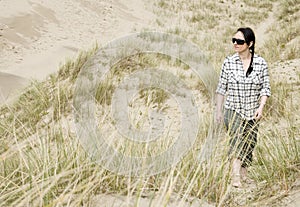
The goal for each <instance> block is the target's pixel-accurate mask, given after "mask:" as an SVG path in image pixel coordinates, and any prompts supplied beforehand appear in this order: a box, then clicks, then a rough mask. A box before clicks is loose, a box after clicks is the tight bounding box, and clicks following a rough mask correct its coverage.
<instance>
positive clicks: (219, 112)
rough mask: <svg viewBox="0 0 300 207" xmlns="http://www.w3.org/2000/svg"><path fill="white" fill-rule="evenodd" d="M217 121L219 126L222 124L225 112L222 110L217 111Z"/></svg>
mask: <svg viewBox="0 0 300 207" xmlns="http://www.w3.org/2000/svg"><path fill="white" fill-rule="evenodd" d="M215 120H216V122H217V123H218V124H220V123H222V121H223V112H222V110H218V109H217V110H216V115H215Z"/></svg>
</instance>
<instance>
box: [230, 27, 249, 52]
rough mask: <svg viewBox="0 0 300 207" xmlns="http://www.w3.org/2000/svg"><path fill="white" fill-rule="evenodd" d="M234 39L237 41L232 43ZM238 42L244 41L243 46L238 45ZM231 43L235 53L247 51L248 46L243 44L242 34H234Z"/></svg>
mask: <svg viewBox="0 0 300 207" xmlns="http://www.w3.org/2000/svg"><path fill="white" fill-rule="evenodd" d="M234 38H235V39H237V41H234ZM239 40H244V44H238V41H239ZM233 41H234V42H233V48H234V50H235V52H238V53H241V52H244V51H246V50H248V49H249V46H248V45H247V43H246V42H245V37H244V35H243V33H242V32H240V31H238V32H237V33H235V35H234V36H233Z"/></svg>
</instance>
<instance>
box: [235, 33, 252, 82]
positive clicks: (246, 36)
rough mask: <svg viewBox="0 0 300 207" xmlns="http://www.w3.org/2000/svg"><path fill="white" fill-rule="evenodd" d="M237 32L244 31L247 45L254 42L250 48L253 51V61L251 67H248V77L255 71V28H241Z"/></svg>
mask: <svg viewBox="0 0 300 207" xmlns="http://www.w3.org/2000/svg"><path fill="white" fill-rule="evenodd" d="M237 32H242V33H243V35H244V37H245V41H246V43H247V45H250V42H252V45H251V47H250V48H249V49H250V52H251V61H250V65H249V68H248V69H247V72H246V77H248V76H249V75H250V74H251V72H252V71H253V57H254V48H255V35H254V32H253V30H252V29H251V28H249V27H246V28H239V29H238V30H237Z"/></svg>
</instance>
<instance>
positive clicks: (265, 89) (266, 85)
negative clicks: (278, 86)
mask: <svg viewBox="0 0 300 207" xmlns="http://www.w3.org/2000/svg"><path fill="white" fill-rule="evenodd" d="M261 81H262V82H261V84H262V88H261V91H260V96H268V97H269V96H271V86H270V78H269V72H268V66H267V63H266V62H265V63H264V64H263V71H262V79H261Z"/></svg>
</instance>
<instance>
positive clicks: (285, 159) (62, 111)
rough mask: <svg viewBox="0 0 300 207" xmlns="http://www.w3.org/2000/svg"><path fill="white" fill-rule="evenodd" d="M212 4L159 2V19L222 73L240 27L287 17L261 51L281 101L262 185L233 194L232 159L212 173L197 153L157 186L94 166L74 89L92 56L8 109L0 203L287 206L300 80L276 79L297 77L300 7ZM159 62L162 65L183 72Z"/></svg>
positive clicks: (258, 171)
mask: <svg viewBox="0 0 300 207" xmlns="http://www.w3.org/2000/svg"><path fill="white" fill-rule="evenodd" d="M208 2H209V1H171V0H158V1H156V3H155V4H156V6H155V7H154V10H155V12H156V13H157V14H159V15H158V17H157V20H156V24H157V27H158V28H160V29H161V30H163V31H167V32H172V33H175V34H178V35H181V36H183V37H185V38H187V39H189V40H191V41H193V42H195V43H196V44H198V45H199V47H200V48H201V49H203V51H204V52H206V54H207V56H208V58H209V59H210V60H211V62H212V63H213V65H214V68H216V70H217V71H219V68H220V65H221V63H222V61H223V58H224V55H225V54H228V53H230V52H231V48H230V47H231V45H230V43H229V41H228V39H229V38H230V37H231V35H232V33H233V32H234V31H235V29H236V28H237V27H239V26H241V25H250V26H251V27H253V28H256V27H258V25H259V23H261V21H263V19H264V18H266V17H267V16H268V14H269V12H271V11H273V10H272V9H274V8H273V5H274V4H275V3H277V7H278V9H279V11H277V9H276V15H275V16H276V18H277V19H276V20H275V21H274V24H272V26H271V27H270V28H269V30H268V34H267V35H268V39H267V41H266V43H265V45H264V47H260V49H259V51H257V52H258V53H259V54H261V55H263V57H265V59H266V60H267V61H268V62H269V67H270V73H271V78H272V92H273V94H274V95H273V97H272V99H270V101H269V103H268V108H267V110H266V115H267V116H266V119H265V121H264V122H263V123H262V127H261V131H260V141H259V143H258V146H257V150H256V157H255V162H254V166H253V168H252V169H251V177H252V178H253V179H254V180H255V182H256V184H257V185H255V186H254V187H253V186H252V187H253V188H252V187H251V186H249V188H248V189H245V190H242V191H238V192H232V191H231V190H230V189H229V188H228V185H227V182H228V169H227V168H228V167H227V165H226V162H222V160H223V159H224V160H226V153H223V154H222V153H221V155H218V156H217V157H216V159H217V160H218V162H215V163H213V164H211V165H210V166H209V167H207V168H205V169H203V168H199V166H195V165H194V163H195V161H196V160H197V153H198V151H197V150H196V149H194V150H192V151H191V152H190V153H189V154H188V155H187V157H186V158H185V159H184V161H183V162H182V163H180V164H179V165H178V166H177V167H176V168H175V169H173V170H170V171H168V172H166V173H162V174H159V175H156V176H153V177H150V178H148V177H147V178H128V177H124V176H117V175H115V174H113V173H111V172H109V171H106V170H104V169H102V168H101V167H99V166H98V165H96V164H93V163H91V162H90V160H89V158H88V156H87V155H86V153H85V152H84V150H83V149H82V148H81V146H80V144H79V143H78V141H77V139H76V134H75V131H74V124H73V121H72V114H71V111H72V97H73V85H74V82H75V80H76V77H77V75H78V72H79V71H80V69H81V67H82V65H83V64H84V63H85V62H86V60H87V58H88V57H90V56H91V55H92V54H93V53H94V51H95V50H96V49H93V50H91V51H90V52H87V53H86V52H83V53H82V54H81V55H80V56H79V57H78V59H77V60H75V61H69V62H67V63H66V64H65V65H64V66H62V67H61V69H60V72H59V73H58V74H54V75H51V76H50V77H49V78H48V79H47V80H45V81H44V82H32V84H31V86H29V87H28V88H27V89H26V90H25V91H24V93H23V94H22V95H21V96H20V97H19V99H18V100H16V101H15V102H14V103H12V104H11V105H9V106H5V107H2V109H1V122H0V141H1V147H0V192H1V193H0V203H1V204H3V205H12V206H16V205H20V206H24V205H32V204H34V205H49V206H52V205H60V204H63V205H71V206H75V205H81V204H84V205H87V204H88V203H89V201H90V198H92V197H93V196H94V195H97V194H101V193H118V194H124V195H127V196H128V197H131V198H132V200H134V201H136V202H138V198H139V197H140V196H141V195H145V196H149V197H151V196H154V195H155V196H156V197H158V198H160V200H159V202H160V203H167V202H169V201H170V200H171V201H174V200H178V202H180V201H184V200H185V199H190V198H193V197H197V198H205V199H206V200H208V201H209V202H212V203H215V204H220V205H228V206H235V205H245V206H248V205H250V204H253V203H254V204H257V205H258V204H261V205H265V206H268V205H270V204H276V203H277V204H278V199H279V198H281V197H284V196H285V195H286V194H287V193H288V192H289V190H290V189H291V186H292V183H293V182H294V181H295V179H296V178H298V177H299V170H300V166H299V163H300V160H299V158H300V155H299V153H300V146H299V135H300V133H299V129H298V127H297V126H299V115H298V114H299V107H298V104H297V103H298V102H296V101H295V100H294V99H295V97H299V78H300V74H299V69H298V71H297V70H294V71H295V76H296V77H297V76H298V77H297V78H295V79H294V81H290V80H287V81H285V79H284V78H280V79H278V77H280V76H279V75H278V74H276V73H275V72H276V71H278V70H279V69H281V67H282V66H283V65H284V66H285V67H286V68H288V69H291V70H292V71H293V67H294V66H290V67H289V65H293V64H292V61H290V62H289V61H287V60H293V59H297V58H300V57H299V54H300V53H299V52H300V51H299V47H297V45H299V41H300V39H299V38H300V35H299V34H300V31H299V28H300V25H299V24H300V22H299V16H300V15H299V3H297V1H296V0H288V1H286V0H279V1H256V4H253V3H252V2H253V1H248V0H244V1H238V2H236V1H225V0H222V1H214V2H209V3H208ZM249 8H251V9H249ZM258 8H259V10H257V9H258ZM224 23H225V24H224ZM169 25H170V26H169ZM224 25H227V26H226V27H224ZM278 31H280V32H278ZM258 38H259V37H258ZM208 51H209V52H208ZM156 58H157V57H151V56H150V57H147V56H146V57H145V56H142V57H134V58H132V59H128V60H124V61H123V62H121V63H120V64H119V65H118V66H116V67H119V68H121V69H122V68H127V66H131V67H135V66H136V65H139V67H141V68H145V67H148V66H156V63H155V62H156V61H155V60H156ZM159 58H160V60H161V62H162V64H165V65H171V66H172V67H179V68H180V67H182V66H181V65H180V64H179V65H178V64H175V63H172V62H169V61H168V60H166V59H165V58H163V57H159ZM282 61H283V62H282ZM293 61H294V60H293ZM295 61H296V60H295ZM298 63H299V62H298ZM294 65H296V66H295V68H297V64H294ZM298 68H299V67H298ZM124 71H125V72H126V70H124ZM127 72H128V71H127ZM112 75H113V76H112V77H114V76H117V75H120V74H115V73H112ZM199 87H200V86H199ZM198 89H200V90H202V89H201V88H198ZM99 91H100V92H99V93H100V94H99V98H98V101H99V104H100V105H101V104H105V103H107V102H106V101H107V100H109V99H110V97H111V93H112V92H113V86H111V84H109V81H108V82H107V84H105V85H103V86H101V87H99ZM103 91H104V92H105V93H103V94H102V93H101V92H103ZM101 100H105V101H104V103H102V102H101ZM207 119H208V118H207ZM204 124H206V125H207V124H208V122H206V123H204ZM274 126H276V127H274ZM205 134H206V132H205V131H203V132H202V134H200V135H199V140H198V141H197V142H202V141H203V140H201V138H202V137H205ZM223 142H225V141H223ZM221 144H222V143H221ZM224 144H225V143H224ZM170 195H173V196H170ZM244 195H247V196H244ZM245 198H246V199H245ZM266 202H267V203H266Z"/></svg>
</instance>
